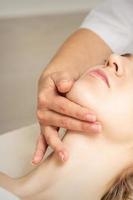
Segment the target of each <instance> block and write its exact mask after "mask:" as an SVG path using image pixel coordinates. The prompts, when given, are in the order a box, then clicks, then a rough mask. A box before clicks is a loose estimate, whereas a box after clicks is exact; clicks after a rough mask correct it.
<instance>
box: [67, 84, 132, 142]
mask: <svg viewBox="0 0 133 200" xmlns="http://www.w3.org/2000/svg"><path fill="white" fill-rule="evenodd" d="M88 91H89V92H88ZM67 98H69V99H70V100H72V101H74V102H76V103H78V104H80V105H82V106H84V107H88V108H89V109H92V110H93V111H94V112H95V113H96V116H97V119H98V120H99V121H100V122H101V123H102V125H103V134H104V136H105V137H106V138H108V139H109V140H113V141H114V142H129V141H131V140H133V112H132V110H133V103H132V102H133V101H131V98H129V94H125V95H123V94H122V93H118V92H116V93H114V91H113V94H112V93H111V92H110V93H108V91H107V92H106V91H105V90H104V91H103V90H101V88H99V89H98V88H95V87H94V86H93V87H91V86H90V87H88V85H87V86H86V85H84V84H83V82H82V83H81V82H79V81H77V82H76V83H75V84H74V86H73V88H72V89H71V91H70V92H69V93H68V94H67ZM132 100H133V98H132Z"/></svg>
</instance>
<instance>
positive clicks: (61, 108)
mask: <svg viewBox="0 0 133 200" xmlns="http://www.w3.org/2000/svg"><path fill="white" fill-rule="evenodd" d="M58 108H59V110H60V112H62V113H66V108H65V105H64V103H61V104H59V105H58Z"/></svg>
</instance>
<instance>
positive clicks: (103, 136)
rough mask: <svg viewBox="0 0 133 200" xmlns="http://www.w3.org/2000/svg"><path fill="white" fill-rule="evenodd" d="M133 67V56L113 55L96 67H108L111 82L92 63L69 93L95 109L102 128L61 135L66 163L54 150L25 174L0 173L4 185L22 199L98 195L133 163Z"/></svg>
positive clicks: (79, 198)
mask: <svg viewBox="0 0 133 200" xmlns="http://www.w3.org/2000/svg"><path fill="white" fill-rule="evenodd" d="M132 66H133V56H119V55H115V54H114V55H111V56H110V58H109V61H108V62H107V63H106V65H105V66H101V65H100V66H96V67H95V70H96V69H97V70H98V69H99V70H102V71H103V72H104V74H105V75H106V77H107V79H108V81H109V85H110V87H109V86H108V85H107V82H105V80H103V79H102V78H101V76H100V77H99V76H98V75H96V73H95V74H94V73H93V75H92V70H93V72H94V68H93V69H91V70H90V71H89V70H87V71H86V73H85V74H84V75H83V76H81V77H80V79H79V80H77V81H76V82H75V84H74V86H73V88H72V89H71V91H70V92H69V93H68V94H67V97H68V99H70V100H72V101H73V102H77V103H79V104H80V105H84V106H86V107H90V106H91V108H93V109H94V110H95V111H96V112H97V115H98V118H99V120H100V121H101V123H102V125H103V130H102V132H101V133H99V134H96V135H94V134H93V133H92V132H90V133H88V134H86V133H81V134H79V133H77V132H76V131H75V132H74V131H69V133H68V134H66V136H65V138H64V139H63V143H64V144H65V145H66V147H67V149H68V151H69V152H71V154H70V158H69V160H68V162H65V163H61V162H60V161H59V160H58V158H57V155H56V154H55V153H53V154H52V155H51V156H50V157H49V158H48V159H47V160H46V161H45V162H44V163H42V164H41V165H40V166H39V167H37V168H36V169H35V170H34V171H32V172H31V173H30V174H28V175H26V176H25V177H22V178H19V179H16V180H14V179H11V178H9V177H8V176H6V175H2V174H0V186H1V187H4V188H6V189H7V190H9V191H10V192H12V193H14V194H15V195H17V196H19V197H20V198H21V199H22V200H44V199H45V200H62V199H63V200H67V199H77V200H82V199H84V200H88V199H93V200H100V199H101V197H102V196H103V195H104V194H105V192H106V191H107V190H108V189H109V188H110V186H112V184H113V182H114V180H115V179H116V178H117V177H118V176H120V175H121V173H122V172H123V171H126V170H127V169H128V168H130V167H132V166H133V161H132V155H133V134H132V130H133V112H132V107H133V95H132V87H133V67H132ZM81 92H82V96H81ZM98 96H99V98H97V97H98ZM103 100H104V101H103ZM125 102H126V103H125ZM114 103H115V104H114ZM116 104H117V109H116ZM122 113H123V114H124V115H122ZM114 116H115V117H114ZM116 117H117V118H116ZM116 119H117V120H116ZM123 125H124V126H123Z"/></svg>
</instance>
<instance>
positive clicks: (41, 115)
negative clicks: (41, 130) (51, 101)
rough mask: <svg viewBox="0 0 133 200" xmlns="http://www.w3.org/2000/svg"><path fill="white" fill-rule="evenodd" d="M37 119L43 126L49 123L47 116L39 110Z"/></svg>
mask: <svg viewBox="0 0 133 200" xmlns="http://www.w3.org/2000/svg"><path fill="white" fill-rule="evenodd" d="M37 119H38V121H39V122H40V123H43V124H46V123H47V118H46V115H45V114H44V113H42V111H40V110H37Z"/></svg>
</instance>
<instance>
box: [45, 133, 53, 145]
mask: <svg viewBox="0 0 133 200" xmlns="http://www.w3.org/2000/svg"><path fill="white" fill-rule="evenodd" d="M46 140H47V144H48V145H51V143H52V137H51V135H47V136H46Z"/></svg>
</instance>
